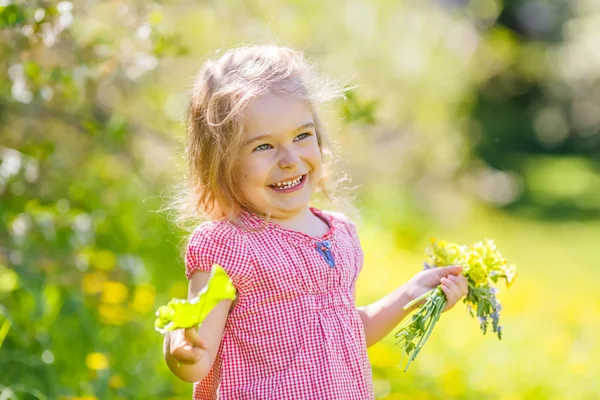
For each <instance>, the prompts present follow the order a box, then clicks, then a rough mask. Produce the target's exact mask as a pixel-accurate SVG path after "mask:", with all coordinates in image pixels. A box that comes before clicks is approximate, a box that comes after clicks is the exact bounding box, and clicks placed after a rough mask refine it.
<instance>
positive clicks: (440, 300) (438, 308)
mask: <svg viewBox="0 0 600 400" xmlns="http://www.w3.org/2000/svg"><path fill="white" fill-rule="evenodd" d="M440 292H441V291H440ZM436 294H437V296H436V295H434V296H435V297H433V299H434V301H435V303H436V304H435V306H434V307H433V309H434V311H433V313H432V318H431V320H430V321H429V324H427V326H426V327H425V329H424V331H425V334H424V335H423V336H422V337H421V339H420V340H419V342H418V343H417V345H416V346H415V350H414V351H413V353H412V354H411V356H410V358H409V360H408V364H406V367H405V368H404V372H406V371H407V370H408V367H409V366H410V364H411V363H412V362H413V361H414V359H415V358H416V357H417V355H418V354H419V352H420V351H421V349H422V348H423V346H424V345H425V343H426V342H427V340H428V339H429V336H430V335H431V333H432V332H433V328H434V327H435V325H436V324H437V322H438V320H439V319H440V316H441V315H442V310H443V309H444V307H445V306H446V304H447V302H448V301H447V299H446V296H445V295H444V293H443V292H441V293H436ZM436 297H437V298H436Z"/></svg>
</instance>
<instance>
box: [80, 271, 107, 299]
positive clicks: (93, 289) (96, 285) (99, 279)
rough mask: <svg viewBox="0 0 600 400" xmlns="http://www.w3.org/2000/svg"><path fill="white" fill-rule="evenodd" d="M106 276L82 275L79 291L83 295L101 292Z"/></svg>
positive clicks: (91, 273)
mask: <svg viewBox="0 0 600 400" xmlns="http://www.w3.org/2000/svg"><path fill="white" fill-rule="evenodd" d="M104 282H106V275H105V274H104V273H103V272H89V273H87V274H85V275H83V279H82V280H81V290H82V291H83V293H85V294H96V293H100V292H101V291H102V288H103V285H104Z"/></svg>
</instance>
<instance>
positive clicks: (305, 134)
mask: <svg viewBox="0 0 600 400" xmlns="http://www.w3.org/2000/svg"><path fill="white" fill-rule="evenodd" d="M309 136H310V133H308V132H304V133H301V134H299V135H298V136H296V139H297V140H302V139H304V138H307V137H309ZM296 139H294V141H296Z"/></svg>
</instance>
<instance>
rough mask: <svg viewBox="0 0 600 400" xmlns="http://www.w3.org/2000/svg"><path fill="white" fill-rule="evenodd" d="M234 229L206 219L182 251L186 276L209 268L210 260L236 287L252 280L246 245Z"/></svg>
mask: <svg viewBox="0 0 600 400" xmlns="http://www.w3.org/2000/svg"><path fill="white" fill-rule="evenodd" d="M233 229H234V228H231V227H223V226H222V225H220V224H219V223H211V222H209V223H206V224H203V225H200V226H199V227H198V228H197V229H196V230H195V231H194V233H193V234H192V236H191V237H190V240H189V242H188V245H187V249H186V253H185V275H186V277H187V278H188V279H190V278H191V276H192V274H193V273H194V272H196V271H202V272H210V270H211V268H212V265H213V264H219V265H220V266H221V267H223V269H225V271H226V272H227V275H229V277H230V278H231V280H232V282H233V285H234V286H235V287H236V288H237V289H238V290H240V289H244V288H246V287H248V286H249V285H250V284H251V277H252V265H253V264H252V260H251V258H250V256H249V254H250V253H249V251H248V246H247V245H246V242H245V240H244V238H243V237H242V236H241V235H240V234H239V233H237V232H235V231H234V230H233Z"/></svg>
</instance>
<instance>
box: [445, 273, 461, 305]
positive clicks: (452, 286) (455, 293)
mask: <svg viewBox="0 0 600 400" xmlns="http://www.w3.org/2000/svg"><path fill="white" fill-rule="evenodd" d="M444 286H446V287H447V288H448V289H449V290H450V291H451V293H452V297H453V298H452V300H454V302H457V301H458V300H459V299H460V298H461V297H462V296H461V293H460V289H459V288H458V285H457V284H456V283H454V280H453V279H449V278H444V279H442V289H443V288H444ZM448 300H449V301H450V299H448Z"/></svg>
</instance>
